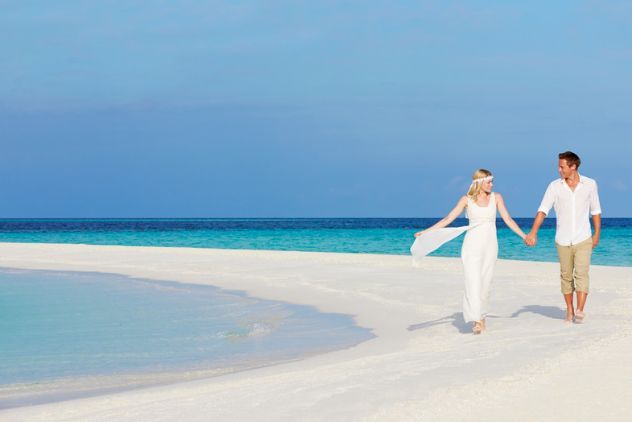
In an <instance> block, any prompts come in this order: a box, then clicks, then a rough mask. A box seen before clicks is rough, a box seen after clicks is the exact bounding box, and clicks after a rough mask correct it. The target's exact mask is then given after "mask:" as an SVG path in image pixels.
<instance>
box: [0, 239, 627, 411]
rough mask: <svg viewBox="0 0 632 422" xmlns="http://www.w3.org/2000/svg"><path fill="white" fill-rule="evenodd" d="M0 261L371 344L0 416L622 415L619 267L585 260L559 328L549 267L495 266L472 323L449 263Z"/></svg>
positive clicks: (74, 251)
mask: <svg viewBox="0 0 632 422" xmlns="http://www.w3.org/2000/svg"><path fill="white" fill-rule="evenodd" d="M0 267H3V268H15V269H32V270H60V271H86V272H102V273H112V274H121V275H126V276H130V277H141V278H148V279H154V280H163V281H175V282H183V283H192V284H206V285H212V286H216V287H219V288H222V289H227V290H238V291H243V292H246V293H247V294H248V295H251V296H253V297H258V298H262V299H271V300H279V301H285V302H289V303H295V304H301V305H308V306H313V307H316V308H317V309H318V310H320V311H323V312H332V313H340V314H347V315H352V316H354V318H355V321H356V324H357V325H359V326H361V327H365V328H369V329H371V330H372V332H373V334H375V338H373V339H371V340H368V341H365V342H363V343H361V344H359V345H357V346H355V347H352V348H348V349H345V350H340V351H335V352H330V353H326V354H319V355H314V356H311V357H308V358H306V359H302V360H299V361H295V362H290V363H284V364H280V365H273V366H267V367H263V368H259V369H253V370H248V371H242V372H237V373H232V374H228V375H223V376H218V377H212V378H207V379H201V380H195V381H187V382H180V383H174V384H168V385H161V386H156V387H150V388H143V389H135V390H129V391H123V392H118V393H111V394H104V395H99V396H95V397H86V398H80V399H75V400H67V401H60V402H54V403H47V404H43V405H37V406H27V407H19V408H13V409H7V410H4V411H0V419H2V420H7V421H23V420H29V421H38V420H46V421H51V420H130V421H138V420H186V421H189V420H191V421H196V420H231V421H234V420H264V421H267V420H288V421H289V420H432V421H437V420H446V421H447V420H462V419H465V418H467V419H469V420H507V419H512V420H525V421H526V420H580V421H581V420H613V419H625V418H627V416H628V414H629V412H630V411H631V410H632V404H630V403H632V401H631V400H630V399H632V389H630V388H629V379H630V378H631V377H632V359H629V356H628V354H629V351H630V350H632V327H630V322H631V321H632V285H631V284H630V282H631V281H632V268H630V267H608V266H593V267H592V268H591V293H590V295H589V299H588V305H587V308H586V312H587V319H586V322H585V323H584V324H565V323H564V322H563V317H564V313H563V310H562V308H561V306H562V297H561V294H560V292H559V279H558V273H559V266H558V265H557V264H555V263H546V262H527V261H510V260H499V261H498V263H497V266H496V271H495V277H494V281H493V289H492V294H491V315H490V317H489V319H488V323H487V325H488V330H487V331H486V332H485V333H484V334H482V335H480V336H474V335H472V334H471V330H470V327H469V325H467V324H465V323H464V322H463V321H462V317H461V303H462V293H463V280H462V266H461V262H460V259H458V258H440V257H428V258H425V259H424V260H423V261H421V263H420V264H419V265H418V266H413V265H412V261H411V258H410V257H407V256H397V255H378V254H373V255H369V254H347V253H320V252H289V251H253V250H221V249H202V248H197V249H196V248H175V247H171V248H169V247H138V246H136V247H130V246H97V245H73V244H37V243H31V244H26V243H1V244H0Z"/></svg>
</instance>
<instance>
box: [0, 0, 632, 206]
mask: <svg viewBox="0 0 632 422" xmlns="http://www.w3.org/2000/svg"><path fill="white" fill-rule="evenodd" d="M0 4H2V8H3V13H2V14H1V15H0V35H1V36H0V52H1V53H2V54H1V55H0V128H1V129H2V132H1V134H0V143H1V146H2V156H1V158H0V160H1V161H0V162H1V166H0V192H2V198H3V201H2V207H0V217H319V216H322V217H335V216H349V217H353V216H357V217H396V216H441V215H443V214H445V213H446V212H447V211H449V209H450V208H451V207H452V205H453V204H454V203H455V202H456V200H457V199H458V197H459V196H460V195H462V194H463V193H464V191H465V190H466V188H467V186H468V185H469V183H468V179H469V178H470V177H471V173H472V172H473V170H474V169H476V168H478V167H485V168H488V169H490V170H492V171H493V172H494V174H495V175H496V190H498V191H500V192H502V193H503V194H504V196H505V198H506V200H507V203H508V205H509V209H510V211H511V212H512V214H513V215H514V216H518V217H520V216H532V215H533V214H534V212H535V211H536V209H537V206H538V204H539V201H540V199H541V196H542V193H543V191H544V189H545V187H546V185H547V184H548V182H549V181H550V180H552V179H553V178H555V177H556V176H557V173H556V164H557V153H558V152H561V151H564V150H567V149H571V150H573V151H575V152H577V153H578V154H579V155H580V156H581V157H582V159H583V161H584V164H583V165H582V168H581V169H580V170H581V171H583V173H585V174H586V175H589V176H591V177H593V178H595V179H597V181H598V182H599V186H600V193H601V200H602V208H603V210H604V216H605V217H626V216H627V217H632V212H631V211H630V208H629V203H630V201H629V199H628V198H629V196H630V194H631V193H632V178H631V177H630V170H632V164H631V163H630V158H629V157H631V156H632V142H631V139H630V138H631V135H632V119H631V116H630V114H631V110H632V48H631V47H630V45H632V5H629V3H628V2H624V1H599V2H597V1H588V2H581V1H560V2H544V1H531V2H518V1H515V2H514V1H459V2H457V1H414V2H413V1H410V2H407V1H401V2H393V1H373V2H366V1H345V2H332V1H318V2H297V1H274V2H263V1H259V2H256V1H230V2H228V1H224V2H222V1H191V0H188V1H178V2H173V1H143V0H139V1H130V2H121V1H100V2H93V1H68V0H60V1H57V2H48V1H28V0H25V1H20V2H17V1H8V2H1V3H0Z"/></svg>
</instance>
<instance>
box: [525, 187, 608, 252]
mask: <svg viewBox="0 0 632 422" xmlns="http://www.w3.org/2000/svg"><path fill="white" fill-rule="evenodd" d="M551 207H553V209H555V216H556V218H557V229H556V231H555V241H556V242H557V243H558V244H560V245H562V246H569V245H575V244H577V243H581V242H583V241H584V240H586V239H588V238H590V237H591V236H592V232H591V231H590V217H589V215H588V213H589V212H590V215H597V214H601V205H600V204H599V194H598V192H597V182H595V181H594V180H593V179H591V178H589V177H586V176H582V175H580V176H579V183H578V184H577V186H576V187H575V191H572V190H571V188H570V187H568V185H567V184H566V182H565V181H564V179H557V180H554V181H552V182H551V183H550V184H549V187H548V188H547V189H546V192H545V193H544V198H542V203H541V204H540V208H538V211H542V212H543V213H544V214H545V215H548V214H549V211H550V210H551Z"/></svg>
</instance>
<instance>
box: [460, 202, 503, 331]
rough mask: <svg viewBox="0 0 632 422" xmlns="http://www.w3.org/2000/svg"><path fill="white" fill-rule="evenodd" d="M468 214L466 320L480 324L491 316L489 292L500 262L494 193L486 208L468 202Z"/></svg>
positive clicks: (464, 251)
mask: <svg viewBox="0 0 632 422" xmlns="http://www.w3.org/2000/svg"><path fill="white" fill-rule="evenodd" d="M465 213H466V216H467V218H468V219H469V220H470V224H469V227H470V228H469V230H467V233H466V234H465V239H464V240H463V247H462V248H461V259H462V260H463V269H464V272H465V296H464V297H463V318H464V319H465V321H466V322H471V321H480V320H481V319H483V318H485V317H486V316H487V312H488V299H489V288H490V285H491V281H492V276H493V274H494V266H495V265H496V260H497V258H498V239H497V237H496V196H495V195H494V193H493V192H492V194H491V195H490V198H489V204H488V205H487V206H486V207H481V206H479V205H476V203H475V202H474V201H472V200H471V199H468V201H467V209H466V211H465Z"/></svg>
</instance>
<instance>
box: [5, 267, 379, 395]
mask: <svg viewBox="0 0 632 422" xmlns="http://www.w3.org/2000/svg"><path fill="white" fill-rule="evenodd" d="M370 338H372V334H371V333H370V331H369V330H367V329H364V328H360V327H357V326H355V325H354V321H353V319H352V318H351V317H350V316H347V315H339V314H326V313H321V312H318V311H317V310H316V309H314V308H311V307H307V306H299V305H292V304H287V303H282V302H277V301H269V300H261V299H257V298H253V297H250V296H246V295H245V294H241V293H238V292H232V291H225V290H220V289H218V288H214V287H210V286H199V285H189V284H181V283H170V282H158V281H151V280H143V279H133V278H128V277H124V276H118V275H112V274H97V273H71V272H48V271H46V272H45V271H21V270H20V271H16V270H0V355H1V356H2V358H1V359H0V374H1V377H0V407H9V406H14V405H20V404H27V403H37V402H42V401H46V400H47V399H50V398H55V399H59V398H63V397H65V396H77V395H83V394H89V393H90V392H91V391H95V390H99V391H105V390H108V389H112V388H115V389H121V388H126V387H130V386H139V385H150V384H155V383H160V382H166V381H175V380H178V379H189V378H192V377H193V378H194V377H199V376H208V375H213V374H221V373H226V372H233V371H237V370H243V369H248V368H253V367H260V366H265V365H269V364H273V363H278V362H283V361H288V360H294V359H300V358H302V357H305V356H308V355H312V354H315V353H322V352H326V351H331V350H337V349H342V348H346V347H350V346H352V345H355V344H357V343H360V342H362V341H365V340H367V339H370Z"/></svg>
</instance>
